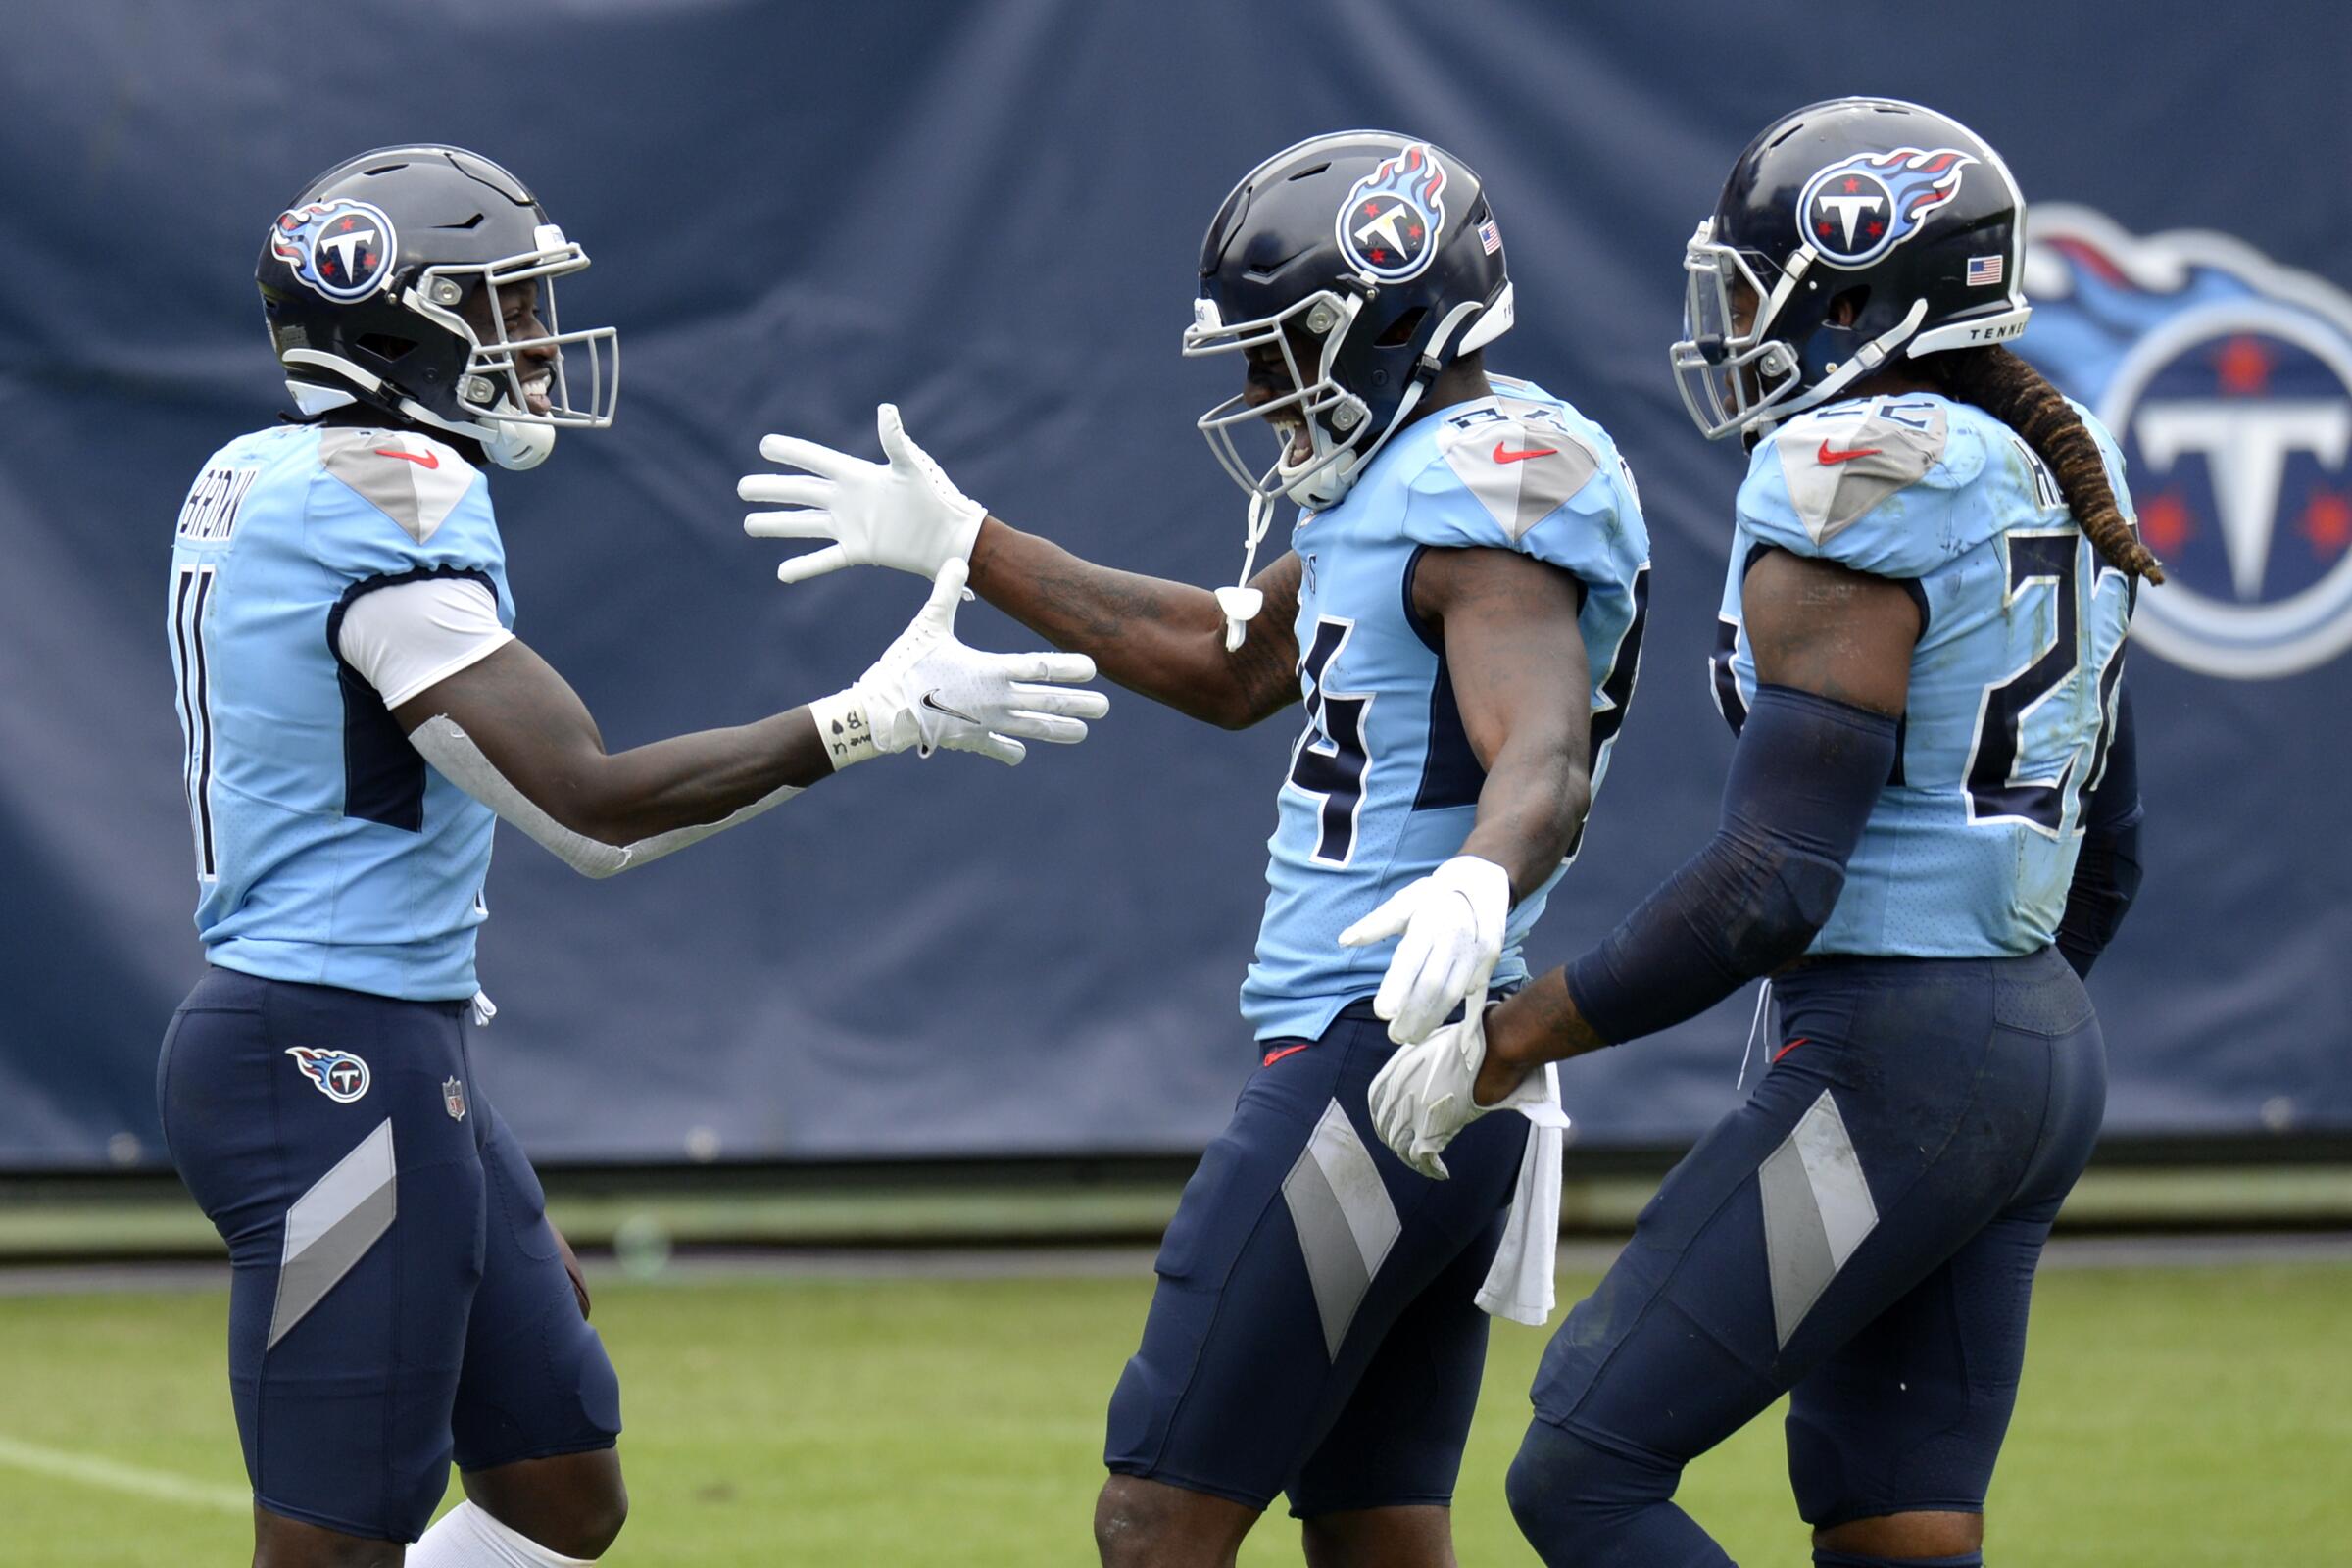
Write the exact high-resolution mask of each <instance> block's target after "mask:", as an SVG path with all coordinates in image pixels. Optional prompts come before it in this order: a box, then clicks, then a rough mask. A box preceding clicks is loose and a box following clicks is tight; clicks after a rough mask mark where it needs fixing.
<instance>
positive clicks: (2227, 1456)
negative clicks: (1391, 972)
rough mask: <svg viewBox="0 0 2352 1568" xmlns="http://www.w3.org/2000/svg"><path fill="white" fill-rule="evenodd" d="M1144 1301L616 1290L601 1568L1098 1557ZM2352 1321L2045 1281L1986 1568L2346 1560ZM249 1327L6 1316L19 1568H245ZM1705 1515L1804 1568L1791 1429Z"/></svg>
mask: <svg viewBox="0 0 2352 1568" xmlns="http://www.w3.org/2000/svg"><path fill="white" fill-rule="evenodd" d="M1565 1283H1566V1288H1567V1290H1568V1291H1569V1292H1572V1293H1580V1294H1581V1292H1582V1291H1583V1290H1585V1289H1586V1288H1588V1287H1589V1285H1590V1283H1591V1282H1590V1280H1589V1279H1571V1280H1568V1281H1567V1282H1565ZM1149 1294H1150V1281H1149V1279H1148V1278H1145V1277H1136V1278H1108V1279H1105V1278H1066V1279H1065V1278H1037V1279H1028V1278H1018V1279H973V1280H964V1279H947V1278H916V1279H896V1280H884V1279H875V1280H830V1279H793V1278H784V1279H766V1278H758V1279H732V1280H718V1281H712V1280H699V1281H683V1280H681V1281H678V1282H676V1283H662V1282H653V1283H640V1282H624V1281H622V1280H620V1279H618V1278H605V1279H602V1280H600V1282H599V1286H598V1292H597V1310H596V1322H597V1324H598V1326H599V1327H600V1328H602V1329H603V1330H604V1333H605V1338H606V1343H607V1344H608V1345H609V1346H610V1347H611V1348H612V1350H613V1358H614V1359H615V1360H616V1361H617V1362H618V1363H619V1366H620V1370H621V1377H622V1382H623V1387H624V1391H625V1396H624V1397H625V1401H626V1410H627V1420H628V1433H627V1436H626V1437H625V1438H624V1439H623V1440H622V1452H623V1454H624V1455H625V1458H626V1462H627V1467H628V1474H629V1481H630V1490H631V1493H632V1495H633V1497H634V1509H633V1513H632V1517H631V1520H630V1524H629V1528H628V1531H627V1532H626V1534H624V1535H623V1536H622V1538H621V1542H620V1544H619V1545H618V1546H617V1547H616V1548H615V1549H614V1551H613V1554H612V1556H611V1557H609V1558H608V1559H607V1560H608V1561H611V1562H613V1563H616V1564H632V1563H640V1564H669V1563H676V1564H688V1563H692V1564H709V1565H736V1564H741V1565H747V1568H748V1565H753V1564H758V1565H762V1568H765V1565H771V1564H802V1563H808V1564H869V1563H871V1564H914V1563H950V1562H952V1563H956V1564H967V1565H971V1568H984V1565H1007V1568H1009V1565H1015V1564H1018V1565H1023V1568H1027V1565H1033V1564H1056V1563H1070V1564H1081V1565H1083V1564H1086V1563H1089V1562H1092V1561H1093V1554H1092V1547H1091V1544H1090V1541H1089V1537H1088V1529H1087V1523H1088V1518H1089V1510H1090V1507H1091V1504H1092V1499H1093V1495H1094V1492H1095V1488H1096V1486H1097V1485H1098V1484H1099V1481H1100V1468H1099V1453H1100V1443H1101V1435H1102V1415H1103V1399H1104V1397H1105V1396H1106V1395H1107V1393H1108V1391H1109V1389H1110V1386H1111V1383H1112V1380H1113V1379H1114V1378H1115V1377H1116V1375H1117V1373H1118V1369H1119V1366H1120V1363H1121V1362H1122V1361H1123V1360H1124V1358H1125V1357H1126V1355H1127V1353H1128V1351H1129V1350H1130V1348H1132V1346H1133V1343H1134V1338H1135V1333H1136V1330H1137V1327H1138V1325H1139V1324H1140V1323H1141V1321H1142V1315H1143V1310H1144V1305H1145V1302H1146V1300H1147V1299H1148V1297H1149ZM1569 1299H1573V1297H1572V1296H1571V1297H1570V1298H1569ZM2348 1306H2352V1266H2345V1265H2334V1264H2276V1265H2246V1266H2233V1267H2229V1268H2211V1269H2131V1270H2121V1269H2119V1270H2107V1269H2096V1270H2090V1269H2071V1270H2070V1269H2052V1270H2049V1271H2047V1272H2045V1274H2044V1275H2043V1279H2042V1284H2041V1288H2040V1296H2039V1299H2038V1301H2037V1303H2036V1311H2035V1317H2034V1339H2033V1345H2032V1350H2031V1359H2030V1361H2029V1364H2028V1367H2027V1374H2026V1393H2025V1397H2024V1400H2023V1402H2022V1404H2021V1406H2020V1408H2019V1411H2018V1416H2017V1421H2016V1424H2015V1427H2014V1428H2013V1430H2012V1432H2011V1435H2010V1441H2009V1446H2008V1449H2007V1452H2006V1454H2005V1456H2004V1458H2003V1461H2002V1469H2001V1473H2000V1476H1999V1477H1998V1479H1997V1481H1996V1483H1995V1486H1994V1492H1993V1501H1992V1523H1991V1527H1990V1542H1989V1544H1990V1548H1991V1551H1992V1553H1993V1559H1992V1560H1994V1561H1995V1562H1998V1563H2002V1564H2044V1563H2046V1564H2053V1565H2082V1568H2089V1565H2093V1564H2098V1565H2105V1564H2115V1565H2119V1568H2120V1565H2126V1564H2129V1565H2131V1568H2142V1565H2146V1564H2171V1563H2194V1564H2199V1565H2202V1568H2220V1565H2227V1564H2247V1565H2253V1564H2266V1565H2267V1564H2278V1563H2287V1562H2294V1563H2316V1562H2345V1561H2352V1342H2348V1340H2347V1336H2346V1329H2347V1327H2348V1326H2352V1312H2348V1311H2347V1308H2348ZM225 1312H226V1297H225V1295H224V1294H222V1293H219V1292H196V1293H182V1294H168V1293H158V1294H139V1293H128V1294H118V1295H105V1296H84V1297H21V1298H13V1299H0V1564H6V1565H9V1568H17V1565H25V1568H31V1565H41V1568H46V1565H50V1564H142V1565H143V1564H172V1565H179V1564H188V1563H231V1562H241V1561H243V1560H245V1559H244V1553H245V1551H246V1550H247V1549H248V1548H247V1542H248V1535H247V1527H246V1522H245V1519H244V1517H243V1513H242V1507H243V1504H242V1501H241V1493H242V1486H243V1477H242V1472H241V1470H240V1467H239V1464H238V1461H237V1449H236V1440H235V1436H234V1433H233V1431H232V1428H231V1426H230V1422H229V1412H228V1401H227V1396H226V1391H225V1387H224V1384H223V1380H222V1375H221V1333H222V1325H223V1320H224V1316H225ZM1543 1344H1544V1335H1543V1334H1542V1333H1539V1332H1536V1331H1533V1330H1527V1329H1519V1328H1514V1327H1511V1326H1509V1325H1498V1326H1497V1329H1496V1332H1495V1340H1494V1349H1493V1354H1492V1357H1491V1359H1490V1362H1489V1367H1488V1380H1487V1391H1486V1397H1485V1402H1484V1405H1483V1407H1482V1409H1481V1412H1480V1417H1479V1422H1478V1426H1477V1430H1476V1432H1475V1433H1474V1435H1473V1438H1472V1441H1471V1446H1470V1452H1469V1455H1468V1457H1467V1459H1466V1461H1465V1465H1464V1472H1463V1479H1462V1489H1461V1494H1460V1497H1459V1500H1458V1503H1457V1508H1456V1514H1457V1536H1458V1539H1459V1541H1460V1544H1461V1555H1462V1559H1463V1561H1465V1562H1466V1563H1472V1564H1478V1565H1482V1568H1483V1565H1495V1564H1504V1563H1518V1564H1532V1563H1534V1562H1535V1560H1536V1559H1535V1557H1534V1556H1533V1554H1532V1553H1530V1552H1529V1551H1528V1550H1527V1548H1526V1546H1525V1545H1524V1544H1522V1543H1521V1542H1520V1540H1519V1537H1518V1534H1517V1532H1516V1531H1515V1530H1514V1528H1513V1527H1512V1524H1511V1521H1510V1517H1509V1514H1508V1512H1507V1510H1506V1509H1505V1507H1504V1505H1503V1501H1502V1495H1501V1478H1502V1473H1503V1469H1504V1467H1505V1465H1506V1464H1507V1463H1508V1462H1509V1458H1510V1454H1511V1451H1512V1448H1513V1447H1514V1446H1515V1445H1516V1443H1517V1441H1518V1436H1519V1432H1520V1430H1521V1428H1522V1426H1523V1425H1524V1422H1525V1416H1526V1400H1525V1392H1526V1386H1527V1382H1528V1379H1529V1377H1530V1375H1531V1374H1532V1372H1533V1371H1534V1368H1535V1364H1536V1359H1537V1356H1538V1354H1539V1352H1540V1351H1541V1349H1542V1348H1543ZM174 1483H176V1487H174ZM159 1488H162V1489H165V1490H172V1493H173V1495H172V1496H171V1497H169V1498H166V1497H159V1496H157V1495H152V1494H153V1493H154V1492H155V1491H156V1490H157V1489H159ZM1683 1501H1684V1502H1685V1504H1686V1505H1687V1506H1689V1507H1690V1508H1691V1511H1692V1512H1693V1513H1695V1514H1696V1515H1697V1516H1698V1518H1699V1519H1700V1520H1701V1521H1703V1522H1704V1523H1705V1524H1706V1525H1707V1526H1708V1527H1709V1528H1710V1529H1712V1530H1714V1531H1715V1532H1716V1534H1717V1535H1718V1536H1719V1538H1720V1539H1721V1540H1722V1541H1723V1542H1724V1543H1725V1544H1726V1545H1727V1546H1728V1547H1729V1548H1730V1549H1731V1551H1732V1553H1733V1554H1734V1555H1735V1556H1736V1557H1738V1558H1740V1560H1741V1561H1743V1562H1746V1563H1748V1564H1750V1565H1758V1564H1771V1563H1787V1564H1791V1565H1795V1564H1802V1563H1804V1562H1806V1561H1807V1560H1808V1558H1807V1556H1806V1553H1805V1549H1804V1538H1803V1534H1802V1530H1801V1527H1799V1526H1798V1525H1797V1524H1796V1523H1795V1522H1794V1518H1793V1515H1792V1512H1791V1510H1790V1506H1789V1500H1788V1492H1787V1484H1786V1480H1785V1478H1784V1475H1783V1473H1782V1467H1781V1452H1780V1435H1779V1426H1778V1423H1777V1421H1775V1420H1773V1419H1771V1418H1769V1417H1768V1418H1766V1419H1765V1420H1762V1421H1759V1422H1757V1423H1756V1424H1754V1425H1753V1426H1751V1427H1750V1428H1749V1429H1748V1430H1747V1431H1746V1432H1744V1433H1742V1434H1741V1435H1740V1437H1739V1438H1738V1439H1736V1440H1735V1441H1734V1442H1733V1443H1731V1444H1730V1445H1728V1446H1725V1447H1724V1448H1722V1449H1720V1450H1718V1451H1717V1452H1715V1453H1713V1454H1711V1455H1709V1456H1707V1457H1706V1458H1705V1459H1703V1460H1702V1461H1700V1463H1699V1464H1698V1465H1697V1466H1695V1467H1694V1468H1693V1469H1692V1471H1691V1475H1690V1478H1689V1480H1688V1481H1687V1482H1686V1484H1685V1487H1684V1491H1683ZM1243 1561H1244V1563H1246V1564H1250V1565H1256V1568H1263V1565H1268V1564H1276V1563H1285V1562H1294V1563H1295V1562H1297V1561H1299V1553H1298V1546H1297V1535H1296V1531H1295V1529H1294V1527H1293V1526H1292V1525H1291V1524H1290V1522H1289V1521H1288V1520H1287V1519H1284V1518H1281V1517H1275V1518H1272V1519H1269V1520H1268V1522H1267V1523H1266V1524H1264V1525H1263V1526H1261V1527H1260V1529H1259V1532H1258V1534H1257V1535H1256V1537H1254V1538H1253V1540H1252V1541H1251V1543H1250V1546H1249V1548H1248V1549H1247V1550H1245V1551H1244V1553H1243Z"/></svg>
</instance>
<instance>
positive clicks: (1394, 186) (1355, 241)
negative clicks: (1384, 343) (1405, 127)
mask: <svg viewBox="0 0 2352 1568" xmlns="http://www.w3.org/2000/svg"><path fill="white" fill-rule="evenodd" d="M1445 190H1446V166H1445V165H1444V164H1441V163H1439V162H1438V160H1437V156H1436V155H1435V154H1433V153H1432V152H1431V151H1430V150H1429V148H1428V146H1427V144H1425V143H1422V142H1412V143H1410V144H1408V145H1406V146H1405V147H1404V148H1402V149H1401V150H1400V151H1398V152H1397V156H1396V157H1394V158H1390V159H1387V160H1384V161H1383V162H1382V164H1381V166H1380V167H1379V168H1378V169H1375V170H1374V171H1372V172H1371V173H1369V174H1366V175H1365V176H1364V177H1363V178H1361V179H1359V180H1357V181H1356V182H1355V184H1354V185H1353V186H1352V187H1350V188H1349V190H1348V200H1347V202H1346V203H1345V204H1343V205H1342V206H1341V208H1340V218H1339V239H1340V254H1341V255H1342V256H1344V257H1346V258H1347V259H1348V265H1349V266H1350V267H1353V268H1354V269H1356V270H1358V271H1360V272H1362V273H1364V274H1365V275H1366V276H1367V277H1370V278H1373V279H1374V280H1376V281H1378V282H1382V283H1401V282H1403V281H1404V280H1405V279H1406V278H1408V277H1418V276H1420V275H1421V274H1422V273H1423V272H1425V271H1427V270H1429V264H1430V263H1431V262H1432V261H1434V260H1436V258H1437V254H1438V236H1439V235H1440V234H1441V233H1443V232H1444V231H1445V228H1446V201H1445Z"/></svg>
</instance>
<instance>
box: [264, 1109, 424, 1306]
mask: <svg viewBox="0 0 2352 1568" xmlns="http://www.w3.org/2000/svg"><path fill="white" fill-rule="evenodd" d="M396 1173H397V1172H396V1167H395V1165H394V1163H393V1158H392V1118H391V1117H389V1116H387V1117H385V1118H384V1119H383V1120H382V1121H381V1122H379V1123H377V1124H376V1129H375V1131H373V1132H371V1133H369V1134H368V1136H367V1137H366V1138H363V1139H361V1140H360V1144H359V1147H358V1148H357V1149H354V1150H353V1151H352V1152H350V1153H348V1154H345V1155H344V1156H343V1157H342V1158H341V1159H339V1160H337V1161H336V1162H335V1167H334V1169H332V1170H330V1171H328V1172H327V1173H326V1174H325V1175H323V1176H321V1177H319V1179H318V1181H316V1182H314V1183H312V1184H311V1190H310V1191H309V1192H307V1193H305V1194H303V1195H302V1196H301V1197H300V1198H298V1199H296V1200H295V1201H294V1206H293V1207H292V1208H289V1209H287V1210H286V1250H285V1253H284V1255H283V1257H281V1258H280V1259H279V1261H278V1265H277V1304H276V1307H275V1308H274V1309H273V1310H272V1311H271V1312H270V1346H275V1345H276V1344H277V1342H278V1341H280V1340H282V1339H284V1338H285V1337H286V1335H287V1334H288V1333H289V1332H291V1331H292V1329H293V1327H294V1325H295V1324H297V1323H299V1322H301V1321H302V1320H303V1318H304V1317H305V1316H306V1315H307V1314H308V1313H309V1312H310V1310H311V1308H312V1307H314V1306H317V1305H318V1304H319V1301H321V1300H322V1299H325V1297H326V1293H327V1292H329V1291H331V1290H333V1289H334V1288H335V1286H336V1285H337V1284H338V1283H339V1282H340V1281H341V1280H342V1278H343V1276H344V1275H346V1274H348V1273H350V1272H351V1270H352V1267H353V1265H355V1264H357V1263H358V1262H359V1260H360V1259H361V1258H362V1257H364V1256H365V1255H367V1251H368V1249H369V1248H370V1247H373V1246H374V1245H375V1244H376V1242H377V1240H378V1239H379V1238H380V1237H382V1235H383V1234H384V1232H386V1231H388V1230H390V1229H391V1228H392V1218H393V1214H394V1211H395V1208H394V1197H395V1195H396V1192H397V1188H396V1185H395V1183H394V1180H393V1178H394V1176H395V1174H396Z"/></svg>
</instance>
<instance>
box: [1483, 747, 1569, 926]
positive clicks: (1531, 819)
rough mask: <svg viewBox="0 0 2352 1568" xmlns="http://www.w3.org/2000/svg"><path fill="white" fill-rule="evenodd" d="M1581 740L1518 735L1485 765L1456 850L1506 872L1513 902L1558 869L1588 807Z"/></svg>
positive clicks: (1540, 885)
mask: <svg viewBox="0 0 2352 1568" xmlns="http://www.w3.org/2000/svg"><path fill="white" fill-rule="evenodd" d="M1584 750H1585V748H1584V743H1583V742H1582V740H1581V739H1580V740H1575V741H1571V740H1568V739H1566V738H1565V737H1560V736H1554V735H1531V734H1525V733H1521V734H1517V735H1514V736H1513V737H1512V738H1511V740H1510V741H1509V742H1507V743H1506V744H1505V745H1504V747H1503V750H1502V753H1501V755H1500V756H1498V757H1497V758H1495V761H1494V762H1493V763H1492V764H1491V765H1490V766H1489V767H1488V769H1487V782H1486V785H1485V787H1484V788H1482V789H1481V790H1480V791H1479V792H1478V820H1477V823H1476V825H1475V826H1473V827H1472V828H1471V830H1470V836H1469V837H1468V838H1466V839H1464V840H1462V849H1461V853H1462V854H1464V855H1475V856H1477V857H1478V858H1480V859H1482V860H1492V861H1494V862H1495V864H1496V865H1499V866H1501V867H1502V868H1503V869H1504V870H1505V871H1507V872H1509V873H1510V877H1511V902H1512V903H1514V904H1516V903H1518V902H1519V901H1520V900H1521V899H1524V898H1526V897H1527V896H1528V895H1529V894H1530V893H1533V892H1534V891H1535V890H1536V889H1538V888H1540V887H1542V886H1543V885H1544V878H1546V877H1548V876H1550V875H1551V873H1552V872H1553V871H1555V870H1557V869H1559V864H1560V861H1561V860H1562V859H1563V858H1566V857H1567V854H1568V846H1569V845H1571V844H1573V843H1575V842H1576V830H1577V829H1578V828H1579V827H1580V826H1582V825H1583V823H1584V820H1585V811H1586V809H1588V808H1589V807H1591V805H1592V804H1593V783H1592V779H1591V777H1590V776H1589V774H1588V773H1587V771H1586V767H1585V759H1584Z"/></svg>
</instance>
